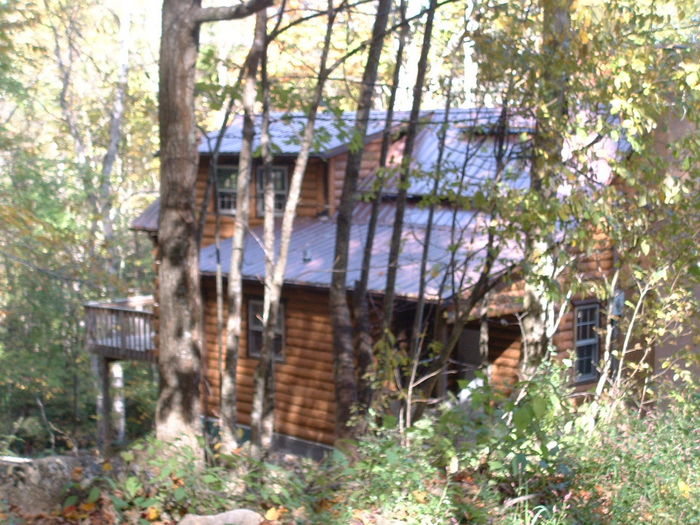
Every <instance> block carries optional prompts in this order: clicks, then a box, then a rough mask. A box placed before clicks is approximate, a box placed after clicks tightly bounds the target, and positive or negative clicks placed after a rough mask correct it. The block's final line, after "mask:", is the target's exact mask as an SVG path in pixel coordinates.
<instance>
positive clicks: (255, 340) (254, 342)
mask: <svg viewBox="0 0 700 525" xmlns="http://www.w3.org/2000/svg"><path fill="white" fill-rule="evenodd" d="M248 341H249V344H250V348H249V349H248V355H251V356H254V357H258V356H260V350H262V332H258V331H255V330H253V331H252V332H250V337H249V338H248Z"/></svg>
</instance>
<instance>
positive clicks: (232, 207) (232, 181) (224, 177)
mask: <svg viewBox="0 0 700 525" xmlns="http://www.w3.org/2000/svg"><path fill="white" fill-rule="evenodd" d="M237 184H238V166H229V165H223V166H217V167H216V205H217V207H218V210H219V213H223V214H225V215H235V213H236V187H237Z"/></svg>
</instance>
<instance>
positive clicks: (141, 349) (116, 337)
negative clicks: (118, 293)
mask: <svg viewBox="0 0 700 525" xmlns="http://www.w3.org/2000/svg"><path fill="white" fill-rule="evenodd" d="M85 324H86V332H87V348H88V350H89V351H90V352H91V353H93V354H96V355H98V356H100V357H103V358H105V359H110V360H130V361H149V362H152V363H154V362H155V361H156V348H155V340H154V339H155V330H154V326H153V296H152V295H142V296H137V297H128V298H125V299H116V300H114V301H109V302H96V301H93V302H89V303H87V304H85Z"/></svg>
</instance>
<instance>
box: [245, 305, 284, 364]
mask: <svg viewBox="0 0 700 525" xmlns="http://www.w3.org/2000/svg"><path fill="white" fill-rule="evenodd" d="M256 307H259V309H260V310H259V311H260V312H261V313H262V310H263V307H264V302H263V299H262V297H253V298H250V299H248V348H247V351H246V354H247V355H248V357H249V358H251V359H260V354H261V352H260V351H261V350H262V348H258V349H257V351H254V350H253V349H254V347H257V344H255V345H254V344H253V337H254V334H253V332H257V333H259V334H260V344H261V345H262V331H263V330H262V329H263V326H262V319H261V320H260V327H257V326H255V325H254V323H253V319H255V318H256V317H257V316H256V315H255V314H254V308H256ZM285 310H286V309H285V305H284V301H282V302H280V311H279V316H278V318H277V329H276V330H275V332H276V336H275V339H277V337H280V338H281V343H280V351H279V353H277V352H275V355H274V356H273V357H274V359H275V361H284V349H285V343H286V325H287V323H286V317H285V313H286V311H285Z"/></svg>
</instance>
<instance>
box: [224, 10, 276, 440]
mask: <svg viewBox="0 0 700 525" xmlns="http://www.w3.org/2000/svg"><path fill="white" fill-rule="evenodd" d="M266 24H267V15H266V13H265V11H264V10H262V11H260V12H259V13H258V14H257V15H256V19H255V36H254V40H253V45H252V47H251V49H250V53H249V54H248V60H247V61H246V65H245V73H244V76H245V80H244V82H245V84H244V88H243V111H244V115H243V143H242V145H241V152H240V155H239V158H238V179H237V181H236V223H235V226H234V234H233V241H232V243H233V244H232V249H231V264H230V267H229V276H228V301H229V303H228V318H227V321H226V334H227V339H226V341H227V343H226V366H225V373H224V374H223V377H222V387H221V442H222V445H223V448H224V450H225V451H227V452H229V453H230V452H231V451H232V450H233V449H235V448H236V446H237V441H238V440H237V436H236V433H237V423H236V370H237V369H238V353H239V348H240V339H241V315H242V312H241V310H242V308H243V280H242V278H243V275H242V272H243V247H244V242H245V232H246V230H247V228H248V220H249V217H250V181H251V179H252V178H253V139H254V137H255V122H254V118H255V115H254V113H255V99H256V98H257V85H256V83H257V71H258V63H259V61H260V56H261V54H262V53H263V52H264V48H265V45H266V44H265V40H266V36H265V31H266Z"/></svg>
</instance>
